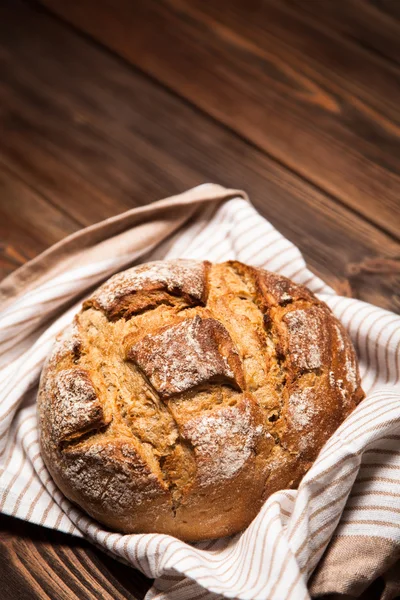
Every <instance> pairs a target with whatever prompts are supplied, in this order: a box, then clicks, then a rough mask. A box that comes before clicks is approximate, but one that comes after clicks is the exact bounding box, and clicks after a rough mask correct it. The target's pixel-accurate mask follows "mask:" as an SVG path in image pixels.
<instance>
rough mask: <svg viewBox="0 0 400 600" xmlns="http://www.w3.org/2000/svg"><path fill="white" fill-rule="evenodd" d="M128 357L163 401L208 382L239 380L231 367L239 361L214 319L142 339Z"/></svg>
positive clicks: (191, 321)
mask: <svg viewBox="0 0 400 600" xmlns="http://www.w3.org/2000/svg"><path fill="white" fill-rule="evenodd" d="M224 350H225V352H224ZM128 357H129V358H131V359H133V360H134V361H135V362H136V363H137V364H138V365H139V367H140V368H141V369H142V371H143V372H144V373H145V374H146V376H147V377H148V379H149V380H150V383H151V384H152V385H153V386H154V388H155V389H156V390H157V392H158V393H159V394H160V395H161V396H162V397H164V398H165V397H168V396H171V395H173V394H178V393H180V392H184V391H186V390H189V389H190V388H193V387H195V386H196V385H199V384H200V383H205V382H207V381H210V380H211V379H215V378H225V379H228V380H231V381H236V382H237V383H238V380H240V377H241V373H239V372H238V371H239V369H235V367H234V366H231V364H232V365H234V364H235V362H239V357H238V353H237V350H236V349H235V347H234V344H233V342H232V340H231V338H230V336H229V333H228V332H227V331H226V329H225V327H224V326H223V325H222V324H221V323H219V321H216V320H215V319H203V318H200V317H199V316H196V317H195V318H194V319H185V320H184V321H182V322H181V323H178V324H177V325H172V326H167V327H165V328H163V329H162V330H161V331H160V332H159V333H157V332H156V333H154V334H152V335H147V336H145V337H144V338H143V339H142V340H140V341H139V342H138V343H137V344H135V345H134V346H133V347H132V348H131V349H130V351H129V352H128ZM230 359H231V360H230ZM230 363H231V364H230ZM235 371H237V372H235Z"/></svg>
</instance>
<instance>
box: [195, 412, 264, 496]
mask: <svg viewBox="0 0 400 600" xmlns="http://www.w3.org/2000/svg"><path fill="white" fill-rule="evenodd" d="M183 435H184V437H186V438H187V439H188V440H190V442H191V444H192V445H193V447H194V451H195V454H196V458H197V466H198V478H199V481H200V485H202V486H209V485H212V484H214V483H218V481H220V480H222V479H230V478H232V477H233V476H234V475H235V474H236V473H238V472H239V471H240V470H241V469H242V468H243V467H244V466H245V464H246V463H247V461H248V460H249V458H250V456H251V453H252V450H254V448H255V445H256V443H257V441H258V440H259V439H260V437H261V435H263V427H262V425H255V424H254V422H253V418H252V415H251V409H250V406H249V404H245V406H243V404H242V405H238V406H230V407H227V408H225V409H222V410H220V411H219V412H217V413H215V414H211V415H203V416H201V417H199V418H196V419H194V420H193V421H191V422H190V423H189V424H187V425H186V426H185V427H184V429H183ZM267 435H269V434H267Z"/></svg>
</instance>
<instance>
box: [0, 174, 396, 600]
mask: <svg viewBox="0 0 400 600" xmlns="http://www.w3.org/2000/svg"><path fill="white" fill-rule="evenodd" d="M232 195H236V197H232ZM203 196H204V198H203ZM168 206H172V207H173V208H174V210H175V212H174V213H173V214H176V219H175V224H174V223H173V224H172V225H171V223H172V221H170V222H169V226H168V228H167V229H166V230H165V231H164V230H162V228H161V229H160V231H159V232H158V233H157V235H155V236H153V237H151V236H150V237H149V236H148V235H147V234H146V235H147V237H146V235H144V236H142V238H141V240H140V243H137V244H136V247H134V248H132V249H131V250H129V251H127V245H126V244H125V242H124V243H121V242H120V237H118V240H119V241H118V243H117V241H116V237H115V226H112V227H111V225H110V227H109V228H107V226H105V225H104V226H103V225H102V227H103V228H102V229H101V236H102V239H100V238H99V237H98V239H96V240H95V242H94V243H93V247H91V249H90V252H89V254H88V253H87V247H86V248H85V249H84V252H85V253H86V254H85V259H84V260H83V259H82V261H80V260H79V239H80V238H79V236H78V239H77V242H76V243H75V246H74V253H75V254H74V256H75V258H76V259H75V260H74V261H72V262H71V261H70V262H69V263H68V262H67V263H63V267H62V268H61V267H60V268H59V269H58V272H57V273H56V274H55V275H54V276H53V275H52V276H51V279H48V278H47V279H46V277H45V276H43V274H44V275H45V274H46V271H45V270H44V271H42V272H41V273H40V276H39V275H38V276H37V277H36V275H35V274H33V275H32V274H31V275H30V277H26V276H25V275H24V277H23V278H22V281H29V285H27V286H26V287H27V289H25V288H24V285H23V283H21V285H20V287H19V288H18V286H16V287H15V289H13V291H12V292H10V291H9V288H10V286H8V288H7V280H5V282H4V288H7V290H8V291H7V294H8V296H7V298H6V300H7V301H6V302H5V308H4V309H3V310H2V312H1V313H0V369H1V370H0V384H1V385H0V510H1V512H3V513H5V514H7V515H13V516H15V517H18V518H20V519H25V520H27V521H30V522H32V523H37V524H40V525H42V526H45V527H50V528H53V529H57V530H59V531H63V532H67V533H70V534H72V535H76V536H84V537H85V538H87V539H89V540H91V541H92V542H93V543H94V544H96V545H97V546H100V547H101V548H103V549H104V550H105V551H108V552H110V553H111V554H113V555H114V556H116V557H117V558H119V559H120V560H123V561H125V562H127V563H129V564H131V565H133V566H134V567H135V568H137V569H140V570H141V571H142V572H143V573H144V574H145V575H147V576H148V577H151V578H154V579H155V582H154V585H153V587H152V588H151V589H150V590H149V592H148V594H147V596H146V598H147V600H156V599H157V600H167V599H174V600H188V599H193V600H194V599H197V598H199V599H200V598H202V599H208V598H209V599H210V600H211V599H213V600H215V598H219V597H221V598H222V597H227V598H240V599H246V600H250V599H260V600H261V599H263V600H265V599H266V598H271V599H275V600H283V599H285V600H289V599H292V600H294V599H300V600H301V599H303V598H304V599H306V598H310V597H311V594H312V595H313V596H318V595H320V594H323V593H328V592H329V593H335V592H336V593H339V592H342V593H344V592H345V593H354V590H356V592H357V593H359V592H360V591H362V589H364V588H365V587H367V586H368V584H369V583H370V581H372V579H373V578H374V577H376V576H378V575H380V574H382V573H384V572H385V571H389V570H390V568H391V567H392V566H393V564H394V563H395V562H396V559H397V558H398V557H399V548H400V448H399V442H400V389H399V381H400V317H398V316H396V315H394V314H392V313H390V312H387V311H385V310H382V309H380V308H376V307H375V306H371V305H369V304H366V303H364V302H361V301H359V300H355V299H351V298H344V297H339V296H337V295H336V294H335V292H334V291H333V290H332V289H331V288H330V287H329V286H327V285H326V284H324V282H323V281H321V280H320V279H319V278H318V277H316V276H315V275H313V274H312V273H311V272H310V271H309V270H308V269H307V267H306V265H305V262H304V260H303V258H302V256H301V254H300V252H299V250H298V249H297V248H296V247H295V246H294V245H293V244H292V243H291V242H289V241H288V240H287V239H285V238H284V237H283V236H282V235H281V234H280V233H279V232H278V231H277V230H276V229H275V228H274V227H273V226H272V225H271V224H270V223H268V222H267V221H266V220H265V219H264V218H262V217H261V216H260V215H259V214H258V213H257V212H256V210H255V209H254V208H253V206H252V205H251V204H250V202H249V201H248V200H247V199H246V197H245V196H244V195H242V197H240V193H239V192H236V193H235V194H233V192H232V191H229V190H223V188H220V187H219V186H213V185H211V184H210V185H206V186H201V187H199V188H195V190H191V191H190V192H188V193H186V198H185V201H182V202H181V199H180V197H179V196H178V197H176V198H174V199H172V200H170V201H169V200H165V201H162V202H161V203H156V204H153V205H151V208H150V212H148V213H146V214H148V218H149V219H150V221H149V227H150V228H151V223H153V222H155V221H156V220H157V219H158V218H160V219H161V218H162V217H159V215H161V212H162V211H163V210H165V207H167V208H168ZM194 209H195V210H194ZM135 210H136V214H139V213H140V211H141V210H142V212H145V211H144V210H143V209H135ZM132 213H135V211H129V215H132ZM149 215H150V216H149ZM118 219H119V221H118V222H119V223H120V224H121V223H122V224H123V223H124V215H122V216H121V215H120V216H119V217H118ZM128 221H129V219H127V221H126V222H128ZM113 222H114V221H113V220H109V223H113ZM138 223H139V221H138ZM138 223H136V224H135V223H134V224H133V225H132V224H131V223H130V222H129V224H128V226H127V228H126V229H125V231H124V232H123V235H124V236H125V237H124V240H125V239H126V240H134V239H135V236H136V233H137V227H138ZM96 231H97V230H96ZM119 236H120V233H119ZM167 236H168V237H167ZM150 238H151V239H150ZM104 240H105V241H107V242H108V245H107V257H105V256H104V252H100V251H99V252H98V253H96V247H97V245H99V244H102V243H104ZM63 243H64V242H62V244H63ZM134 245H135V244H134ZM66 247H67V246H66ZM82 256H83V254H82ZM175 257H180V258H195V259H208V260H210V261H213V262H222V261H225V260H228V259H236V260H240V261H242V262H245V263H248V264H251V265H254V266H257V267H264V268H266V269H268V270H271V271H276V272H278V273H280V274H282V275H285V276H287V277H290V278H291V279H293V280H294V281H296V282H297V283H302V284H305V285H307V286H308V287H309V288H310V289H311V290H312V291H313V292H314V293H316V294H317V295H318V297H320V298H321V299H323V300H324V301H325V302H326V303H327V304H328V305H329V306H330V308H331V309H332V310H333V312H334V313H335V315H336V316H337V317H338V318H339V319H340V320H341V321H342V323H343V324H344V325H345V327H346V328H347V330H348V331H349V333H350V335H351V337H352V340H353V342H354V344H355V347H356V350H357V353H358V356H359V359H360V366H361V376H362V382H363V388H364V390H365V392H366V393H367V397H366V399H365V400H364V401H363V402H362V403H361V404H360V405H359V406H358V408H357V409H356V410H355V411H354V412H353V413H352V414H351V415H350V416H349V417H348V418H347V419H346V421H345V422H344V423H343V424H342V426H341V427H340V428H339V429H338V430H337V432H336V433H335V434H334V435H333V436H332V437H331V439H330V440H329V441H328V442H327V444H326V445H325V446H324V448H323V449H322V451H321V453H320V455H319V457H318V459H317V460H316V462H315V464H314V465H313V466H312V468H311V469H310V471H309V472H308V473H307V475H306V476H305V477H304V479H303V481H302V483H301V485H300V487H299V489H298V490H284V491H281V492H277V493H275V494H274V495H273V496H272V497H270V498H269V499H268V500H267V501H266V503H265V505H264V506H263V508H262V510H261V512H260V513H259V514H258V516H257V517H256V519H255V520H254V521H253V522H252V523H251V525H250V526H249V527H248V528H247V530H246V531H244V532H242V533H240V534H237V535H235V536H233V537H229V538H223V539H219V540H216V541H212V542H211V541H209V542H204V543H196V544H187V543H184V542H181V541H179V540H177V539H175V538H173V537H170V536H167V535H159V534H146V535H121V534H118V533H114V532H111V531H108V530H106V529H105V528H103V527H102V526H101V525H99V524H98V523H97V522H95V521H94V520H92V519H91V518H90V517H88V516H87V515H86V514H84V513H83V512H82V511H80V510H79V509H78V508H77V507H75V506H73V505H72V504H71V503H70V502H69V501H68V500H67V499H66V498H65V497H64V496H63V495H62V494H61V493H60V491H59V490H58V489H57V488H56V486H55V485H54V483H53V481H52V479H51V477H50V476H49V474H48V472H47V470H46V467H45V465H44V463H43V461H42V458H41V455H40V451H39V443H38V431H37V420H36V393H37V386H38V379H39V376H40V372H41V368H42V365H43V362H44V360H45V358H46V355H47V354H48V352H49V350H50V348H51V346H52V344H53V341H54V339H55V336H56V335H57V334H58V333H59V332H60V331H61V330H62V329H63V328H64V327H65V326H66V325H67V324H68V323H69V322H70V321H71V320H72V317H73V315H74V313H75V312H77V310H79V306H80V302H81V301H82V297H83V296H84V295H88V293H89V291H90V290H91V289H93V287H94V286H97V285H99V284H100V283H101V282H102V281H104V279H106V278H108V277H109V276H110V275H112V274H113V273H114V272H117V271H119V270H122V269H124V268H128V267H129V266H131V265H133V264H138V263H139V262H144V261H146V262H147V261H148V260H154V259H161V258H175ZM54 264H56V266H57V263H54V261H53V263H52V265H51V269H50V268H49V273H50V272H51V273H53V271H52V270H54ZM60 264H61V263H60ZM28 266H29V265H28ZM56 271H57V269H56ZM2 285H3V284H2ZM11 287H13V286H11ZM0 288H1V286H0ZM7 294H6V295H7ZM13 295H14V296H13ZM78 298H79V299H80V302H78V303H76V302H77V299H78ZM71 303H74V305H73V306H72V307H71ZM67 306H68V308H66V307H67ZM371 541H372V542H373V547H374V548H375V549H376V556H375V557H372V558H371V552H370V551H368V548H369V547H370V546H369V545H368V543H369V542H371ZM338 544H339V551H338V550H337V546H338ZM340 544H343V548H344V549H345V550H343V551H342V550H341V548H340ZM324 552H325V554H324ZM346 552H347V554H346ZM323 555H324V557H323V558H322V556H323ZM342 555H343V557H344V559H343V561H342V564H341V562H340V556H342ZM338 557H339V558H338ZM321 558H322V560H321ZM353 558H354V561H356V560H357V561H358V562H357V568H356V567H355V562H352V560H353ZM371 562H372V566H371ZM360 565H365V570H366V571H368V572H366V573H364V574H363V572H362V566H361V567H360ZM367 565H368V566H367ZM316 567H317V570H316V573H315V575H314V577H313V579H312V585H311V587H310V585H309V577H310V576H311V574H312V573H313V572H314V571H315V569H316ZM399 571H400V569H399ZM392 572H393V569H392ZM339 574H340V575H339ZM392 588H393V589H395V588H396V585H394V584H393V581H392V582H391V589H392ZM388 593H389V592H388ZM386 597H387V598H389V595H387V596H386ZM391 597H394V596H391Z"/></svg>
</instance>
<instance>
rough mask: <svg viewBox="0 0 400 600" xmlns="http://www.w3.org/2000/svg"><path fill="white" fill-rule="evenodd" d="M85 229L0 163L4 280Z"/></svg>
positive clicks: (0, 269)
mask: <svg viewBox="0 0 400 600" xmlns="http://www.w3.org/2000/svg"><path fill="white" fill-rule="evenodd" d="M81 226H82V225H81V224H80V223H79V222H77V221H75V220H74V219H72V218H71V217H69V216H68V215H67V214H65V213H64V212H63V211H60V210H58V209H57V208H55V207H54V206H53V205H52V204H51V203H49V202H48V201H46V199H45V198H43V197H42V196H40V195H39V194H37V193H36V192H35V191H34V190H32V189H31V188H29V187H28V186H27V185H26V184H25V183H24V182H23V181H21V179H20V178H19V177H18V176H17V175H16V174H14V173H12V172H11V171H10V170H9V169H7V168H5V167H4V166H2V165H1V160H0V240H1V241H0V278H2V277H5V276H6V275H7V274H8V273H11V271H13V270H14V269H16V268H17V267H19V266H21V265H22V264H24V262H26V261H27V260H29V259H31V258H34V257H35V256H36V255H37V254H39V253H40V252H43V250H46V248H48V247H49V246H51V245H52V244H55V243H56V242H58V241H59V240H61V239H62V238H63V237H65V236H66V235H69V234H70V233H73V232H74V231H77V230H78V229H80V228H81Z"/></svg>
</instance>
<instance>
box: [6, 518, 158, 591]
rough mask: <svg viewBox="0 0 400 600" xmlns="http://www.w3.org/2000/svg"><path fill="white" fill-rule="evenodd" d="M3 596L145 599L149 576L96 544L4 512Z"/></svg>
mask: <svg viewBox="0 0 400 600" xmlns="http://www.w3.org/2000/svg"><path fill="white" fill-rule="evenodd" d="M0 584H1V599H2V600H17V599H18V600H39V599H40V600H42V599H51V600H54V599H57V600H71V599H73V598H77V599H79V600H99V598H101V599H102V600H141V599H142V598H143V597H144V595H145V593H146V591H147V589H148V587H149V584H150V580H149V579H147V578H146V577H145V576H144V575H142V574H141V573H140V572H139V571H135V570H133V569H132V568H131V567H129V566H125V565H124V564H122V563H120V562H118V561H116V560H114V559H113V558H110V557H108V556H107V555H106V554H104V552H102V551H100V550H97V549H96V548H95V547H94V546H93V545H92V544H89V543H88V542H85V541H83V540H79V539H77V538H75V537H71V536H68V535H66V534H62V533H58V532H56V531H52V530H50V529H45V528H43V527H38V526H36V525H32V524H31V523H26V522H24V521H20V520H18V519H13V518H11V517H6V516H4V515H0Z"/></svg>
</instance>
